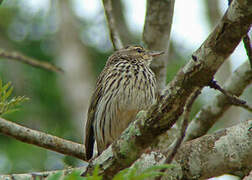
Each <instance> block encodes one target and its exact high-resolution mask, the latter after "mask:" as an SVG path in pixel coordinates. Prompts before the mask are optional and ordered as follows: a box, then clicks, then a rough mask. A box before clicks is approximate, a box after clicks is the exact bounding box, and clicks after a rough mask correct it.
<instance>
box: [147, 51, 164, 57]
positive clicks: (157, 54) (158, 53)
mask: <svg viewBox="0 0 252 180" xmlns="http://www.w3.org/2000/svg"><path fill="white" fill-rule="evenodd" d="M164 53H165V52H164V51H149V52H148V54H149V55H150V56H152V57H156V56H160V55H162V54H164Z"/></svg>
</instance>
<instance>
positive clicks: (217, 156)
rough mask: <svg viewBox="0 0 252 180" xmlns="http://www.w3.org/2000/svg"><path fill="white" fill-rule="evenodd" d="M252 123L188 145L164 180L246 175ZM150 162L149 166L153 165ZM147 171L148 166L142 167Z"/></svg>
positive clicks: (156, 160) (5, 179)
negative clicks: (225, 174) (227, 174)
mask: <svg viewBox="0 0 252 180" xmlns="http://www.w3.org/2000/svg"><path fill="white" fill-rule="evenodd" d="M251 124H252V120H248V121H245V122H243V123H240V124H238V125H236V126H233V127H230V128H227V129H222V130H220V131H218V132H216V133H214V134H212V135H205V136H202V137H200V138H198V139H195V140H192V141H189V142H186V143H185V144H183V145H182V146H181V148H180V149H179V150H178V153H177V154H176V156H175V158H174V160H173V162H172V163H173V164H174V165H175V167H174V168H172V169H169V170H168V171H167V172H166V175H165V176H164V177H163V179H205V178H209V177H214V176H218V175H221V174H224V173H229V174H234V175H236V176H239V177H244V176H246V175H247V174H248V173H249V172H250V171H251V170H252V164H251V162H252V156H251V154H252V131H251V129H249V128H250V127H251ZM165 158H166V156H165V155H164V154H161V153H160V152H152V153H150V154H148V156H145V158H142V159H140V160H139V163H140V164H139V165H140V167H141V164H143V165H145V164H146V162H147V161H148V162H150V163H152V164H153V165H154V164H162V163H163V162H164V161H165ZM150 163H149V164H150ZM142 168H143V169H144V168H147V167H146V166H143V167H142ZM85 169H86V167H82V168H69V169H65V170H59V171H48V172H38V173H27V174H12V175H0V180H11V179H16V180H21V179H33V178H36V177H40V178H45V179H47V178H50V177H51V176H52V175H54V174H55V173H57V172H62V174H63V175H66V174H69V173H71V172H72V171H73V170H77V171H78V172H81V171H83V170H85Z"/></svg>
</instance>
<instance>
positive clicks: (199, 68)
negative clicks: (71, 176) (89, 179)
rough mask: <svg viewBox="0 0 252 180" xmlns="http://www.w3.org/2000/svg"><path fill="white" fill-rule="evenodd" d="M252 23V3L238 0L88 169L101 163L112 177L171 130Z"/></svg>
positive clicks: (106, 173)
mask: <svg viewBox="0 0 252 180" xmlns="http://www.w3.org/2000/svg"><path fill="white" fill-rule="evenodd" d="M251 23H252V2H251V1H250V0H243V1H241V0H239V1H238V0H234V1H233V2H232V5H231V6H230V7H229V8H228V10H227V12H226V13H225V15H224V17H223V18H222V20H221V21H220V22H219V24H218V26H217V27H216V28H215V30H214V31H213V32H212V33H211V35H210V36H209V37H208V38H207V40H206V41H205V42H204V43H203V44H202V45H201V47H200V48H199V49H198V50H197V51H196V52H195V53H194V56H195V57H196V58H195V59H194V60H193V59H191V60H190V61H189V63H188V64H187V65H186V66H185V67H184V68H183V69H181V70H180V71H179V72H178V74H177V75H176V77H175V78H174V79H173V81H171V82H170V83H169V85H168V86H167V88H166V90H165V91H164V92H163V95H161V97H160V99H159V100H158V101H157V103H156V104H155V105H153V106H152V107H151V108H150V109H149V110H148V111H147V112H143V111H141V112H140V113H139V114H138V116H137V117H136V120H135V121H134V122H133V123H132V124H130V126H129V127H128V128H127V129H126V130H125V131H124V132H123V134H122V136H121V137H120V138H119V139H118V140H117V141H116V142H114V143H113V144H112V145H111V146H109V148H108V149H106V150H105V151H104V152H103V153H102V154H101V155H100V156H99V157H97V158H96V159H94V160H93V161H91V163H90V167H89V168H88V171H87V172H91V171H92V167H94V166H95V165H100V167H101V171H102V173H103V174H104V177H105V178H107V179H111V178H112V177H113V175H115V174H116V173H117V172H118V171H120V170H121V169H124V168H126V167H129V166H130V165H131V164H132V163H133V162H134V161H135V160H136V159H138V158H139V157H140V155H141V154H142V153H143V151H144V149H145V148H146V147H148V146H149V145H150V144H151V143H153V142H154V141H155V140H156V139H157V136H159V135H160V134H162V133H163V132H165V131H167V130H168V129H169V128H170V127H172V125H173V124H174V123H175V122H176V121H177V119H178V118H179V116H180V115H181V114H182V112H183V107H184V105H185V103H186V101H187V99H188V97H190V95H191V94H193V93H194V92H195V91H198V90H201V89H202V88H203V87H204V86H206V85H208V83H209V82H210V81H211V79H212V78H213V75H214V74H215V73H216V71H217V70H218V68H219V67H220V66H221V64H222V63H223V62H224V60H225V59H226V58H227V57H228V56H229V55H230V54H231V53H232V52H233V51H234V49H235V47H236V46H237V45H238V44H239V42H240V41H241V39H242V37H243V36H244V35H245V34H246V33H247V32H248V31H249V28H250V26H251Z"/></svg>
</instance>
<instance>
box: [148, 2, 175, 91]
mask: <svg viewBox="0 0 252 180" xmlns="http://www.w3.org/2000/svg"><path fill="white" fill-rule="evenodd" d="M174 4H175V0H166V1H164V0H148V1H147V11H146V17H145V23H144V30H143V41H144V43H145V45H146V46H147V48H148V49H150V50H163V51H165V52H166V54H165V55H163V56H162V57H161V56H160V57H159V58H157V59H155V61H152V64H151V68H152V70H153V72H154V73H155V75H156V78H157V84H158V88H159V89H160V90H162V89H163V88H164V87H165V84H166V66H167V62H168V59H167V57H168V48H169V40H170V32H171V26H172V18H173V10H174Z"/></svg>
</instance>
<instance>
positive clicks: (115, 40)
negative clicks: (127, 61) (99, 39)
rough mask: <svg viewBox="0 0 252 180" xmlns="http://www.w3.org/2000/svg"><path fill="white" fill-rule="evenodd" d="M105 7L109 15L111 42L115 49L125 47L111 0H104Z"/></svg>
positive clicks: (107, 15) (106, 13)
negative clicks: (117, 26)
mask: <svg viewBox="0 0 252 180" xmlns="http://www.w3.org/2000/svg"><path fill="white" fill-rule="evenodd" d="M103 7H104V11H105V15H106V17H107V22H108V28H109V32H110V38H111V42H112V44H113V47H114V50H118V49H121V48H122V47H123V44H122V41H121V39H120V35H119V32H118V29H117V28H116V23H115V18H114V16H113V12H112V2H111V0H103Z"/></svg>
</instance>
